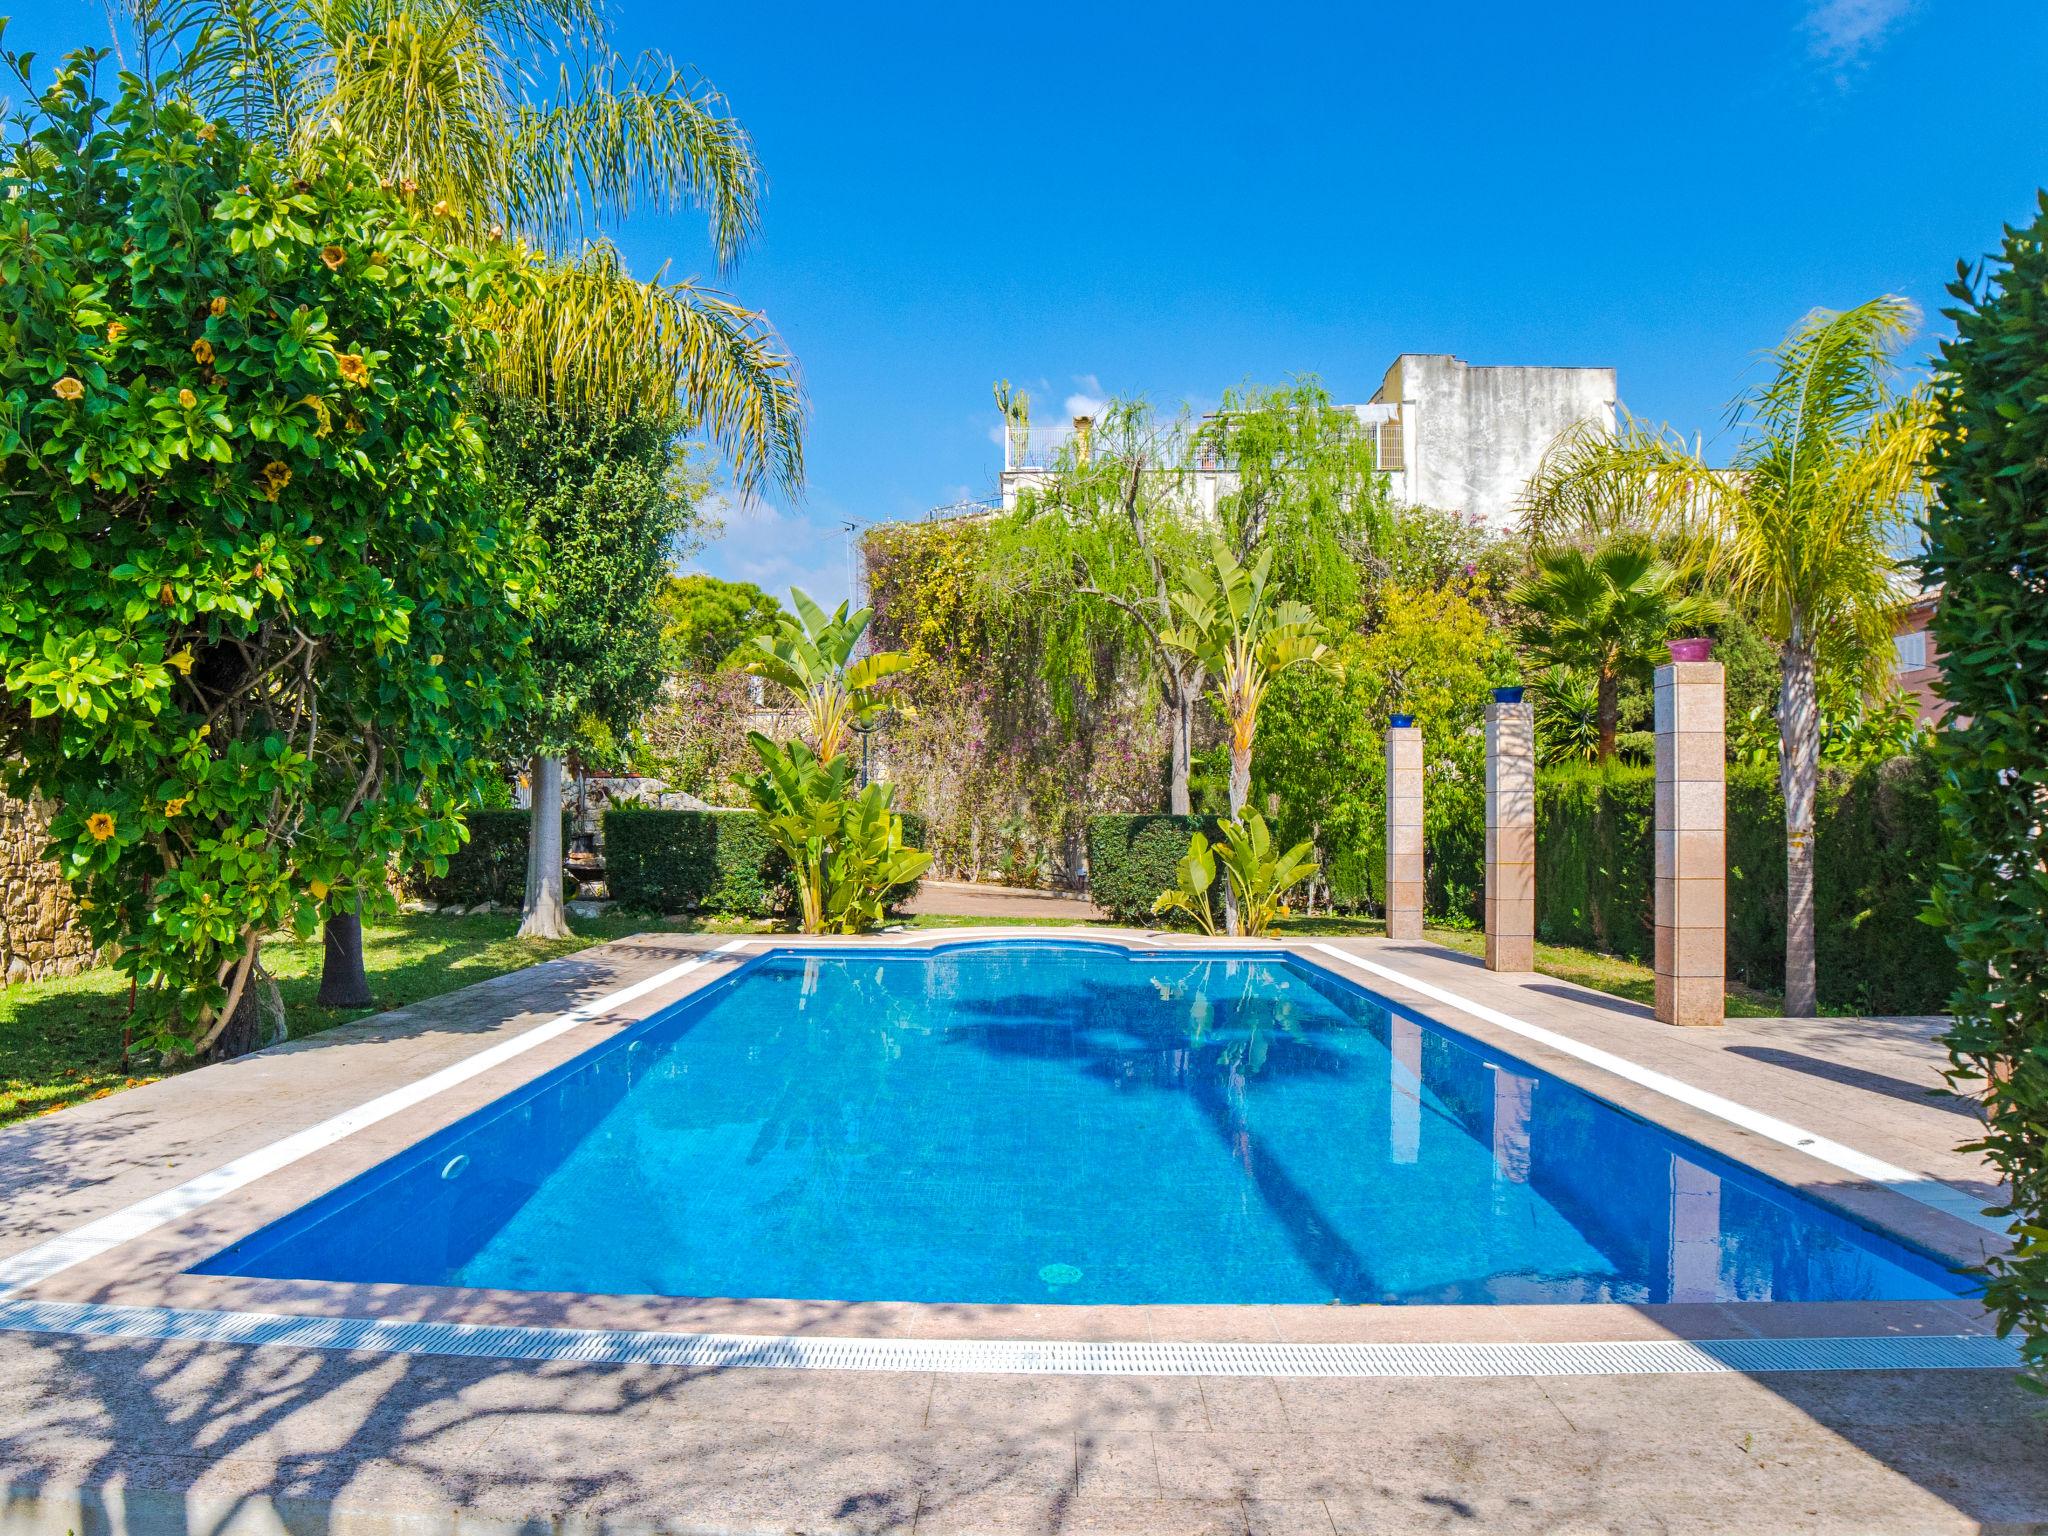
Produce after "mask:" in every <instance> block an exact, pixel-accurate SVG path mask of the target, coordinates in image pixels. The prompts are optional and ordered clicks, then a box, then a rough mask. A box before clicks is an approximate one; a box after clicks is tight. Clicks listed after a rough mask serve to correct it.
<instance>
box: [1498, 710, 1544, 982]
mask: <svg viewBox="0 0 2048 1536" xmlns="http://www.w3.org/2000/svg"><path fill="white" fill-rule="evenodd" d="M1486 968H1487V969H1488V970H1489V971H1533V970H1534V969H1535V968H1536V711H1535V709H1534V707H1533V706H1531V705H1530V704H1528V703H1527V702H1525V701H1524V700H1523V698H1522V690H1521V689H1519V688H1496V689H1494V690H1493V702H1492V703H1491V704H1488V705H1487V706H1486Z"/></svg>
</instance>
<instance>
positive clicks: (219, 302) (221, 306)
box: [206, 293, 228, 320]
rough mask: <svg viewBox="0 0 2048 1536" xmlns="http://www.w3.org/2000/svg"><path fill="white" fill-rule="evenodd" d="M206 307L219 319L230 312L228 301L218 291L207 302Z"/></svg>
mask: <svg viewBox="0 0 2048 1536" xmlns="http://www.w3.org/2000/svg"><path fill="white" fill-rule="evenodd" d="M206 308H207V310H208V311H209V312H210V313H211V314H212V316H213V318H214V319H216V320H218V319H219V318H220V317H221V316H222V315H224V314H226V313H227V312H228V301H227V299H226V298H225V297H224V296H222V295H221V294H218V293H217V294H215V295H214V296H213V297H212V299H210V300H209V301H208V302H207V305H206Z"/></svg>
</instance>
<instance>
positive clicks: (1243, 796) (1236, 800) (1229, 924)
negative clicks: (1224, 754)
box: [1223, 742, 1252, 939]
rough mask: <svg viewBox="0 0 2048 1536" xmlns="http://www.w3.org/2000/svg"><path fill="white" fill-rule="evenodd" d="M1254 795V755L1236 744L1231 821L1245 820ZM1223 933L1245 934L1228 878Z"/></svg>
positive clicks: (1232, 754)
mask: <svg viewBox="0 0 2048 1536" xmlns="http://www.w3.org/2000/svg"><path fill="white" fill-rule="evenodd" d="M1251 794H1252V754H1251V749H1250V748H1249V747H1247V748H1246V749H1245V750H1244V751H1242V752H1240V751H1238V750H1237V745H1236V743H1235V742H1233V743H1232V744H1231V748H1230V819H1231V820H1232V821H1238V822H1241V821H1243V819H1244V803H1245V801H1247V800H1249V799H1250V798H1251ZM1223 931H1224V932H1225V933H1227V934H1229V935H1230V936H1231V937H1232V938H1233V939H1234V938H1237V937H1238V936H1239V934H1241V933H1242V932H1243V920H1242V919H1241V918H1240V917H1239V916H1238V912H1237V887H1236V886H1234V885H1232V884H1231V883H1230V881H1229V879H1228V878H1226V879H1225V880H1224V882H1223Z"/></svg>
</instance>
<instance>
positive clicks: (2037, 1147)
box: [1925, 193, 2048, 1385]
mask: <svg viewBox="0 0 2048 1536" xmlns="http://www.w3.org/2000/svg"><path fill="white" fill-rule="evenodd" d="M1958 274H1959V275H1958V277H1957V280H1956V282H1955V283H1954V284H1953V285H1952V286H1951V287H1950V289H1949V292H1950V294H1951V295H1953V296H1954V298H1955V300H1956V305H1957V307H1955V308H1953V309H1951V310H1949V311H1947V313H1948V315H1949V317H1950V318H1951V319H1952V320H1953V321H1954V322H1955V327H1956V335H1955V339H1954V340H1953V341H1950V342H1948V343H1946V344H1944V346H1943V347H1942V366H1941V371H1940V373H1938V374H1937V378H1938V379H1940V380H1941V384H1940V393H1939V397H1938V398H1939V401H1940V413H1941V420H1940V422H1939V423H1938V425H1937V428H1936V431H1935V433H1934V444H1935V448H1934V474H1935V486H1936V491H1937V493H1938V494H1937V495H1936V496H1935V498H1934V499H1933V501H1932V503H1931V505H1930V506H1929V509H1928V517H1927V555H1926V561H1925V564H1926V572H1927V576H1928V579H1929V580H1930V581H1932V582H1936V583H1939V584H1940V586H1941V604H1940V607H1939V608H1938V609H1937V610H1936V612H1935V618H1934V639H1935V643H1936V644H1937V645H1938V646H1939V647H1940V649H1941V664H1942V674H1943V675H1942V681H1941V684H1940V688H1941V695H1942V697H1943V698H1944V699H1946V700H1947V701H1948V703H1949V706H1950V708H1951V709H1952V710H1953V713H1952V714H1950V715H1949V716H1948V717H1947V719H1945V720H1944V721H1943V723H1942V729H1941V730H1940V732H1939V733H1938V734H1937V736H1936V741H1935V753H1936V762H1937V764H1938V765H1939V767H1940V770H1941V777H1940V780H1939V783H1938V788H1937V796H1938V798H1939V801H1940V811H1941V820H1942V826H1943V830H1944V832H1945V834H1946V838H1945V842H1944V846H1943V857H1942V863H1941V867H1940V878H1939V881H1938V883H1937V884H1936V886H1935V888H1934V892H1933V903H1932V908H1931V910H1930V912H1929V914H1928V921H1929V923H1930V925H1932V924H1938V925H1939V928H1938V930H1937V929H1935V928H1933V927H1930V929H1929V931H1930V932H1934V931H1939V932H1940V933H1941V934H1942V935H1943V936H1944V937H1945V939H1946V942H1947V944H1948V945H1949V947H1950V948H1951V949H1952V950H1953V951H1954V954H1955V957H1956V962H1957V963H1956V966H1955V974H1954V977H1953V979H1954V981H1955V991H1954V992H1953V994H1952V995H1951V998H1950V1001H1949V1007H1950V1010H1951V1011H1952V1012H1953V1014H1954V1016H1955V1024H1954V1027H1953V1028H1952V1029H1951V1030H1950V1032H1949V1034H1948V1037H1947V1042H1946V1043H1947V1045H1948V1048H1949V1053H1950V1055H1951V1057H1952V1058H1953V1060H1954V1070H1955V1074H1956V1078H1957V1080H1958V1081H1959V1082H1961V1083H1964V1084H1967V1085H1970V1086H1972V1087H1979V1088H1981V1090H1982V1092H1983V1095H1984V1107H1985V1126H1984V1136H1983V1140H1982V1142H1981V1143H1980V1144H1979V1148H1980V1149H1981V1150H1982V1151H1983V1153H1984V1155H1985V1158H1986V1160H1987V1161H1988V1162H1989V1163H1990V1164H1991V1165H1992V1167H1993V1168H1994V1169H1996V1170H1997V1172H1998V1173H2000V1174H2002V1175H2003V1176H2004V1177H2005V1178H2006V1179H2007V1180H2008V1181H2010V1184H2011V1187H2012V1202H2011V1204H2010V1205H2009V1206H2006V1207H2004V1208H2002V1210H2001V1214H2003V1215H2010V1216H2011V1217H2013V1218H2014V1220H2013V1224H2012V1227H2011V1231H2012V1233H2013V1237H2014V1246H2013V1248H2012V1251H2011V1252H2009V1253H2006V1254H2003V1255H2001V1256H1999V1257H1997V1258H1994V1259H1993V1260H1991V1262H1990V1265H1989V1266H1988V1267H1989V1269H1990V1283H1989V1285H1987V1286H1986V1288H1985V1292H1984V1298H1985V1301H1986V1303H1987V1304H1988V1305H1989V1306H1990V1307H1991V1308H1992V1309H1993V1310H1994V1311H1995V1312H1996V1313H1997V1314H1998V1320H1999V1326H2000V1328H2001V1329H2013V1328H2016V1329H2018V1330H2019V1332H2020V1333H2021V1334H2022V1335H2024V1336H2025V1339H2026V1344H2025V1348H2026V1357H2027V1361H2028V1364H2029V1365H2030V1366H2031V1367H2032V1371H2033V1376H2032V1379H2033V1380H2034V1382H2035V1383H2036V1384H2037V1385H2042V1384H2048V867H2044V865H2043V862H2042V858H2041V848H2042V824H2043V821H2044V819H2048V688H2044V687H2043V686H2042V679H2043V678H2048V601H2044V598H2048V582H2044V579H2043V572H2044V569H2048V510H2044V509H2048V407H2044V405H2043V403H2042V381H2043V380H2044V379H2048V299H2044V297H2043V295H2044V294H2048V193H2044V194H2042V196H2041V198H2040V211H2039V214H2038V216H2037V217H2036V218H2035V220H2034V222H2033V224H2032V226H2031V227H2030V228H2025V229H2013V228H2008V229H2007V230H2006V232H2005V245H2004V249H2003V251H2002V252H2001V253H2000V256H1999V258H1998V265H1997V266H1996V267H1995V268H1994V269H1993V270H1992V272H1991V273H1990V275H1989V277H1988V278H1987V279H1986V280H1985V281H1983V282H1982V283H1981V285H1980V284H1979V283H1977V282H1974V281H1973V280H1972V279H1971V276H1970V273H1969V269H1968V268H1966V267H1959V268H1958Z"/></svg>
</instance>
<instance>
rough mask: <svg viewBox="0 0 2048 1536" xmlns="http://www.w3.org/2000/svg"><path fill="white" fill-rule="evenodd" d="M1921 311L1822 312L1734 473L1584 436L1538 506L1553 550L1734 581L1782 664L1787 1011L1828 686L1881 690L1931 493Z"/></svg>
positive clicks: (1796, 1005)
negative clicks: (1914, 522) (1573, 542)
mask: <svg viewBox="0 0 2048 1536" xmlns="http://www.w3.org/2000/svg"><path fill="white" fill-rule="evenodd" d="M1915 319H1916V312H1915V310H1914V308H1913V306H1912V304H1911V303H1909V302H1908V301H1907V300H1905V299H1902V298H1897V297H1894V296H1890V295H1887V296H1885V297H1882V298H1877V299H1872V300H1870V301H1869V302H1868V303H1865V304H1860V305H1858V306H1857V307H1856V308H1854V309H1849V310H1842V311H1840V312H1837V311H1833V310H1825V309H1817V310H1814V311H1813V312H1812V313H1811V314H1809V315H1807V316H1806V318H1805V319H1803V320H1801V321H1800V322H1799V323H1798V324H1797V325H1795V326H1794V327H1793V328H1792V330H1791V331H1790V332H1789V333H1788V334H1787V335H1786V337H1785V339H1784V341H1783V342H1781V343H1780V344H1779V346H1778V348H1777V350H1776V352H1775V353H1773V354H1772V358H1771V370H1770V374H1769V376H1768V377H1766V378H1765V379H1763V380H1762V381H1761V382H1760V383H1759V384H1757V385H1756V386H1755V387H1754V388H1753V389H1751V390H1749V391H1748V392H1747V393H1746V394H1744V395H1743V396H1741V397H1740V398H1739V399H1738V400H1737V401H1736V403H1735V405H1734V407H1733V410H1732V416H1733V420H1734V424H1735V426H1736V428H1737V430H1738V431H1739V432H1740V434H1741V442H1740V445H1739V446H1738V447H1737V449H1736V452H1735V457H1734V463H1733V465H1732V467H1731V472H1730V473H1727V474H1719V473H1716V472H1715V471H1713V470H1712V469H1710V468H1709V467H1708V466H1707V465H1706V464H1705V463H1704V462H1702V461H1701V459H1700V457H1699V456H1698V454H1697V452H1696V451H1695V450H1694V449H1692V448H1689V447H1688V446H1687V445H1686V444H1685V442H1684V441H1683V440H1682V439H1679V438H1676V437H1674V436H1672V435H1671V434H1669V433H1662V432H1654V431H1650V430H1647V429H1645V428H1643V427H1641V426H1640V425H1638V424H1636V423H1633V422H1630V423H1625V424H1624V428H1623V430H1622V431H1620V432H1617V433H1615V434H1614V435H1613V436H1611V437H1602V436H1599V435H1591V436H1588V435H1583V434H1582V435H1580V436H1578V437H1576V438H1574V439H1571V440H1569V441H1567V442H1566V443H1564V444H1561V445H1560V448H1561V452H1560V454H1559V456H1558V458H1557V461H1556V462H1555V463H1552V464H1549V465H1547V466H1546V469H1545V471H1544V472H1543V473H1542V474H1539V475H1538V476H1537V478H1536V481H1535V482H1534V483H1533V485H1532V488H1531V490H1530V493H1529V506H1528V509H1527V512H1528V522H1529V526H1530V527H1531V529H1532V530H1533V531H1534V532H1535V533H1536V534H1537V536H1538V537H1541V538H1544V539H1546V540H1557V541H1562V540H1564V539H1568V538H1583V537H1587V536H1589V535H1590V536H1598V535H1601V534H1604V533H1609V532H1612V531H1615V530H1616V529H1617V528H1635V529H1638V530H1642V531H1648V532H1650V533H1653V534H1656V535H1660V536H1665V537H1669V538H1672V539H1675V540H1677V541H1678V542H1679V543H1680V544H1681V545H1682V546H1683V547H1684V548H1685V550H1686V551H1687V552H1688V555H1689V556H1691V557H1695V558H1697V559H1698V560H1699V561H1700V562H1701V564H1702V566H1703V568H1704V569H1705V571H1706V572H1707V573H1708V574H1709V575H1710V576H1711V577H1714V578H1718V579H1722V580H1725V581H1726V582H1727V583H1728V584H1729V586H1730V587H1731V588H1732V590H1733V592H1734V594H1735V595H1736V596H1737V598H1738V599H1740V600H1741V601H1743V602H1744V603H1746V604H1747V605H1748V606H1749V607H1750V608H1751V609H1752V610H1753V611H1754V612H1756V613H1757V614H1758V615H1759V617H1760V619H1761V620H1762V622H1763V624H1764V625H1765V627H1766V630H1767V632H1768V633H1769V634H1770V636H1771V638H1772V639H1774V640H1776V641H1778V642H1779V643H1780V644H1781V646H1782V650H1781V652H1780V661H1779V687H1778V733H1779V754H1778V776H1779V783H1780V786H1781V788H1782V789H1783V791H1784V796H1785V892H1786V920H1785V1009H1786V1012H1787V1013H1789V1014H1793V1015H1803V1014H1811V1013H1812V1012H1813V1011H1814V1008H1815V1006H1816V996H1815V986H1814V947H1813V938H1814V936H1813V867H1814V865H1813V860H1814V854H1813V818H1814V805H1815V798H1816V796H1817V794H1818V792H1819V777H1820V752H1821V718H1820V695H1821V680H1822V677H1823V675H1825V674H1830V673H1831V674H1833V675H1835V676H1837V677H1851V678H1856V679H1858V680H1859V681H1860V682H1861V684H1862V687H1863V690H1864V691H1866V692H1870V693H1876V692H1880V691H1882V689H1883V688H1884V687H1885V686H1886V683H1887V673H1888V671H1889V664H1890V657H1891V645H1892V621H1893V618H1894V617H1895V616H1896V614H1897V613H1898V611H1899V608H1900V606H1901V602H1902V599H1903V596H1904V589H1903V584H1902V580H1901V577H1902V572H1901V568H1900V564H1899V559H1898V554H1897V551H1898V549H1899V547H1900V545H1901V543H1902V541H1903V538H1904V535H1905V532H1906V529H1907V525H1908V523H1909V521H1910V519H1911V518H1912V516H1913V515H1914V513H1915V511H1916V510H1917V508H1918V506H1919V503H1920V499H1921V496H1922V492H1923V490H1924V485H1925V480H1926V463H1927V455H1928V451H1929V448H1930V445H1931V432H1932V424H1933V411H1932V403H1931V398H1930V396H1929V394H1928V392H1927V391H1926V390H1925V389H1920V388H1915V389H1909V390H1906V391H1904V392H1900V391H1899V390H1897V389H1896V388H1895V387H1894V385H1893V382H1892V376H1893V362H1892V359H1893V357H1894V355H1895V354H1896V352H1897V351H1898V349H1899V348H1900V347H1901V346H1903V345H1904V344H1905V341H1906V339H1907V338H1908V337H1909V336H1910V335H1911V334H1912V331H1913V326H1914V323H1915Z"/></svg>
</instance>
